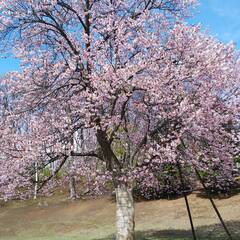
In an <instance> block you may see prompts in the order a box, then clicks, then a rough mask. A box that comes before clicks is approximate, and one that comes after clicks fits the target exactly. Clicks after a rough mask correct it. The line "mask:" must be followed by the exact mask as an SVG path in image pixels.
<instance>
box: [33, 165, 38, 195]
mask: <svg viewBox="0 0 240 240" xmlns="http://www.w3.org/2000/svg"><path fill="white" fill-rule="evenodd" d="M34 167H35V184H34V195H33V199H37V190H38V164H37V163H35V166H34Z"/></svg>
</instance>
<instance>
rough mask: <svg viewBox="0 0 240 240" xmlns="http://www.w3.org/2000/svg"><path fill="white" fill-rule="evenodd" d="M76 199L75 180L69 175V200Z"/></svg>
mask: <svg viewBox="0 0 240 240" xmlns="http://www.w3.org/2000/svg"><path fill="white" fill-rule="evenodd" d="M77 198H78V195H77V191H76V180H75V177H74V176H73V175H72V174H70V175H69V199H72V200H75V199H77Z"/></svg>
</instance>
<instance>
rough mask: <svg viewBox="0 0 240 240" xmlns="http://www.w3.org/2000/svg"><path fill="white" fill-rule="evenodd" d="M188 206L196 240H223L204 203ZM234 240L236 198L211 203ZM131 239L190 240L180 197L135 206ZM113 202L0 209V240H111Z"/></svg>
mask: <svg viewBox="0 0 240 240" xmlns="http://www.w3.org/2000/svg"><path fill="white" fill-rule="evenodd" d="M189 202H190V205H191V210H192V214H193V218H194V225H195V226H196V232H197V236H198V239H205V240H208V239H209V240H210V239H211V240H225V239H226V240H227V239H228V238H227V236H226V235H225V233H224V231H223V229H222V227H221V225H220V224H219V220H218V218H217V217H216V214H215V212H214V210H213V209H212V207H211V204H210V202H209V200H208V199H206V198H202V197H199V196H197V195H196V194H192V195H190V196H189ZM215 202H216V205H217V206H218V208H219V211H220V212H221V214H222V217H223V219H224V220H225V221H226V224H227V226H228V227H229V229H230V231H231V233H232V234H233V235H234V239H235V240H240V194H237V195H235V196H232V197H230V198H226V199H222V200H220V199H215ZM135 206H136V230H137V239H141V240H142V239H154V240H155V239H158V240H180V239H181V240H184V239H186V240H190V239H191V231H190V230H189V229H190V225H189V220H188V217H187V211H186V207H185V203H184V199H183V198H179V199H176V200H158V201H148V202H138V203H136V205H135ZM114 217H115V203H114V201H113V200H111V199H110V198H109V197H103V198H101V199H95V200H94V199H90V200H78V201H76V202H71V201H68V200H66V197H65V196H64V195H57V196H55V197H51V198H47V199H39V200H36V201H33V200H31V201H14V202H10V203H7V204H4V205H3V206H1V207H0V240H93V239H95V240H97V239H99V240H100V239H101V240H103V239H113V238H114V237H113V236H114V235H113V233H114V231H115V220H114Z"/></svg>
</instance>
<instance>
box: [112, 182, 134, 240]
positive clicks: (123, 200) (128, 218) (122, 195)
mask: <svg viewBox="0 0 240 240" xmlns="http://www.w3.org/2000/svg"><path fill="white" fill-rule="evenodd" d="M115 191H116V202H117V209H116V210H117V216H116V221H117V222H116V225H117V237H116V239H117V240H134V239H135V235H134V227H135V222H134V202H133V196H132V191H130V190H129V189H127V187H126V186H124V185H121V186H119V187H117V188H116V190H115Z"/></svg>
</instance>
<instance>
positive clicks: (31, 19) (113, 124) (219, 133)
mask: <svg viewBox="0 0 240 240" xmlns="http://www.w3.org/2000/svg"><path fill="white" fill-rule="evenodd" d="M194 2H195V1H192V0H185V1H183V0H182V1H181V0H170V1H169V0H168V1H167V0H162V1H160V0H149V1H145V0H134V1H128V0H113V1H111V0H103V1H94V0H92V1H91V0H85V1H73V0H71V1H61V0H55V1H53V0H52V1H50V0H49V1H47V0H39V1H27V0H24V1H22V0H21V1H19V0H15V1H5V2H4V3H1V5H0V10H1V14H0V31H1V36H2V38H3V40H7V41H8V43H11V46H12V48H13V51H14V53H15V54H16V56H17V57H18V58H20V59H21V60H22V72H21V73H16V74H14V75H13V76H12V77H9V79H6V84H9V85H10V86H11V91H12V92H15V93H19V98H18V101H17V102H16V103H15V105H14V111H9V117H8V119H11V118H13V119H14V120H15V121H16V119H27V121H28V125H29V126H31V127H30V129H31V131H29V132H28V134H27V136H26V137H25V138H24V141H23V142H22V139H23V138H22V137H21V139H19V140H18V139H15V141H19V142H21V143H22V146H23V147H22V149H24V151H23V153H24V156H21V164H26V166H29V161H33V162H36V161H39V160H37V159H42V158H45V156H48V157H49V159H53V160H52V161H54V160H55V159H60V160H61V162H60V165H59V169H60V168H61V166H63V165H64V163H65V162H66V160H67V159H68V157H69V156H70V157H86V156H88V157H92V158H94V159H96V161H99V162H101V164H102V165H101V168H100V169H97V170H96V171H100V172H101V174H100V175H101V176H102V179H103V178H104V179H105V180H111V181H112V184H113V185H114V187H115V192H116V200H117V239H118V240H122V239H124V240H125V239H134V206H133V198H132V187H133V186H134V183H135V180H136V179H138V178H139V177H144V176H146V179H147V181H149V182H151V180H152V179H153V176H152V173H151V172H150V171H149V169H150V168H154V169H157V168H158V164H159V163H163V162H174V163H175V162H178V163H180V164H193V165H194V166H197V167H204V162H215V163H218V162H221V163H223V164H224V169H225V170H226V173H227V172H228V171H229V166H230V163H231V156H232V144H230V143H231V141H230V138H231V137H232V135H231V133H228V132H227V131H225V129H224V126H225V124H226V123H228V122H229V121H235V119H236V115H237V114H238V110H239V89H238V88H237V85H238V84H239V73H238V69H239V67H238V66H239V59H238V56H237V53H236V52H235V50H234V47H233V46H232V45H231V44H230V45H224V44H222V43H220V42H218V41H216V40H214V39H213V38H211V37H208V36H206V35H205V34H203V33H201V32H200V30H199V27H198V26H195V27H193V26H187V25H186V24H184V23H183V22H182V21H183V19H184V17H186V16H187V15H188V14H189V13H190V9H191V7H192V6H193V3H194ZM9 121H10V120H8V123H9ZM3 124H6V123H3ZM80 129H91V131H92V132H93V133H94V134H92V137H93V138H96V140H97V147H96V148H94V149H93V150H90V151H89V150H86V151H76V150H75V149H74V148H73V141H74V133H76V132H77V131H79V130H80ZM3 136H4V139H5V137H6V138H8V137H7V136H10V134H9V133H8V132H7V130H4V132H3ZM10 140H11V139H10ZM4 142H6V140H4ZM11 144H12V143H11ZM15 145H16V144H15ZM17 146H19V143H17ZM18 148H19V147H18ZM46 149H52V151H51V153H50V154H49V153H47V152H46ZM43 156H44V157H43ZM29 158H31V160H30V159H29ZM11 161H12V162H13V164H14V165H15V166H17V163H16V161H15V160H14V158H12V160H11ZM50 161H51V160H49V161H48V163H49V162H50ZM42 162H43V161H42ZM6 166H7V167H8V166H9V165H8V163H6ZM17 168H18V167H16V168H14V169H17ZM19 168H20V169H23V168H22V167H20V166H19ZM93 174H96V172H93ZM99 179H100V178H99ZM102 179H101V181H102ZM101 181H100V180H99V182H101ZM153 184H154V181H153Z"/></svg>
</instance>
